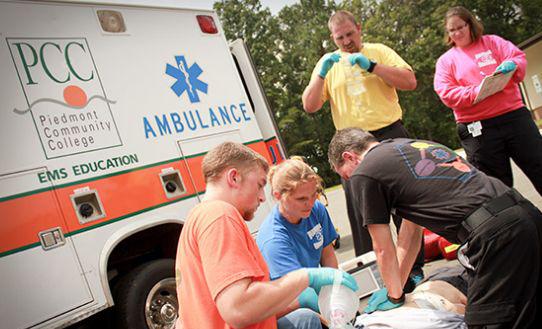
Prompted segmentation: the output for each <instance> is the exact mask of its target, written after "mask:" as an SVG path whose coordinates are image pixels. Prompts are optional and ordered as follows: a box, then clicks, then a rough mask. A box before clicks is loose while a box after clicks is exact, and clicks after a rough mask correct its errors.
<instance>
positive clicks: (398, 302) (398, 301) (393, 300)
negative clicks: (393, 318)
mask: <svg viewBox="0 0 542 329" xmlns="http://www.w3.org/2000/svg"><path fill="white" fill-rule="evenodd" d="M388 299H389V301H390V302H392V303H394V304H402V303H404V302H405V292H404V291H403V293H402V294H401V297H399V298H393V297H390V295H388Z"/></svg>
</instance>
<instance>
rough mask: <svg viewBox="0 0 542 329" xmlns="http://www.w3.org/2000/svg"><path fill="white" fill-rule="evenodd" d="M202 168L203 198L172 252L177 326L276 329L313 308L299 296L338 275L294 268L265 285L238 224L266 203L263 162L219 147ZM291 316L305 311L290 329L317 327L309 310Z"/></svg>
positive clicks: (244, 150)
mask: <svg viewBox="0 0 542 329" xmlns="http://www.w3.org/2000/svg"><path fill="white" fill-rule="evenodd" d="M202 169H203V174H204V176H205V182H206V184H207V186H206V193H205V197H204V199H203V201H202V202H201V203H200V204H198V205H197V206H195V207H194V208H193V209H192V210H191V212H190V214H189V215H188V219H187V221H186V224H185V226H184V228H183V230H182V232H181V237H180V240H179V246H178V251H177V264H176V272H177V295H178V296H179V304H180V305H179V310H180V311H179V319H178V320H177V325H176V327H177V328H188V329H191V328H276V327H277V317H280V316H282V315H285V314H288V313H289V312H291V311H293V310H296V309H298V308H299V307H304V306H309V305H311V303H314V302H315V301H314V300H307V296H304V294H302V292H303V291H304V290H305V289H306V288H307V287H311V288H313V289H314V290H315V291H319V290H320V288H321V287H322V286H324V285H329V284H332V283H333V279H334V276H335V273H336V272H337V271H338V270H336V269H331V268H310V269H300V270H297V271H294V272H291V273H289V274H287V275H286V276H284V277H282V278H281V279H279V280H275V281H270V280H269V270H268V268H267V265H266V263H265V260H264V259H263V256H262V255H261V253H260V252H259V250H258V247H257V245H256V242H255V241H254V239H253V237H252V236H251V234H250V232H249V230H248V227H247V225H246V223H245V221H250V220H251V219H252V218H253V217H254V213H255V212H256V209H257V208H258V206H259V205H260V203H261V202H263V201H265V195H264V187H265V184H266V182H267V180H266V176H267V171H268V169H269V167H268V164H267V161H266V160H265V159H264V158H263V157H262V156H261V155H259V154H257V153H256V152H254V151H252V150H251V149H249V148H248V147H246V146H243V145H241V144H238V143H231V142H225V143H222V144H221V145H219V146H217V147H216V148H214V149H212V150H211V151H210V152H209V153H208V154H207V155H205V157H204V159H203V163H202ZM341 274H342V284H343V285H345V286H347V287H349V288H351V289H352V290H357V284H356V282H355V280H354V279H353V278H352V277H351V276H350V275H349V274H347V273H344V272H341ZM311 298H313V299H314V298H316V297H315V296H314V295H313V296H312V297H311ZM294 312H305V313H303V314H301V315H300V314H296V318H297V320H300V319H306V321H305V323H299V324H300V325H299V326H297V328H302V327H306V328H314V325H317V326H316V328H317V327H318V325H320V323H319V320H318V319H319V318H318V316H317V315H316V314H315V313H312V311H310V310H306V309H305V310H296V311H294ZM290 314H291V313H290ZM287 317H288V315H287V316H286V318H287ZM283 319H285V318H284V317H283V318H281V319H279V324H280V321H281V320H283ZM286 320H287V319H286ZM287 322H289V321H287ZM301 322H303V321H301ZM285 326H289V327H294V328H295V327H296V325H295V323H288V324H286V325H285Z"/></svg>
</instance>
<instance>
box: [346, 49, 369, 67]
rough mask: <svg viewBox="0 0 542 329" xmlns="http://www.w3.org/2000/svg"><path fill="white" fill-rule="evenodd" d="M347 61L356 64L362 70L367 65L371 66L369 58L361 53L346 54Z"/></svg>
mask: <svg viewBox="0 0 542 329" xmlns="http://www.w3.org/2000/svg"><path fill="white" fill-rule="evenodd" d="M348 61H349V62H350V64H352V65H354V64H358V65H359V67H361V68H362V69H364V70H367V69H368V68H369V66H371V61H369V59H368V58H367V57H365V56H364V55H363V54H362V53H354V54H352V55H350V56H348Z"/></svg>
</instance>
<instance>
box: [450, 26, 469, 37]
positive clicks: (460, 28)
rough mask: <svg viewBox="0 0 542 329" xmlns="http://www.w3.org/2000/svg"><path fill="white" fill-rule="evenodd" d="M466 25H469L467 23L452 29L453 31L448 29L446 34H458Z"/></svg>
mask: <svg viewBox="0 0 542 329" xmlns="http://www.w3.org/2000/svg"><path fill="white" fill-rule="evenodd" d="M468 25H469V24H468V23H465V24H463V26H459V27H456V28H453V29H449V30H448V34H454V33H455V32H459V31H461V30H463V29H464V28H466V27H467V26H468Z"/></svg>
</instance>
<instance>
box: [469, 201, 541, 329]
mask: <svg viewBox="0 0 542 329" xmlns="http://www.w3.org/2000/svg"><path fill="white" fill-rule="evenodd" d="M513 193H514V195H515V196H516V198H517V199H518V200H517V201H518V202H517V204H515V205H513V206H510V207H508V208H506V209H498V211H494V214H493V212H492V214H493V215H492V216H490V217H489V219H488V220H487V221H485V222H484V224H482V225H481V226H480V227H478V228H477V229H476V230H474V231H473V232H471V233H470V236H469V237H468V239H467V240H466V245H465V244H464V248H463V247H462V250H461V251H460V253H461V252H463V253H464V254H465V256H467V258H468V264H470V266H471V267H470V268H469V266H466V267H467V273H468V278H469V279H468V280H469V286H468V293H467V308H466V313H465V321H466V323H467V325H468V327H469V328H476V329H478V328H480V329H482V328H487V329H512V328H515V329H525V328H533V329H535V328H542V321H541V317H542V305H540V303H541V302H542V291H541V285H542V282H541V271H540V263H541V250H542V243H541V238H540V237H541V236H542V213H541V212H540V211H539V210H538V209H537V208H536V207H535V206H533V205H532V204H531V203H530V202H529V201H527V200H525V199H523V198H522V197H521V196H519V197H517V196H518V195H519V194H517V192H513Z"/></svg>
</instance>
